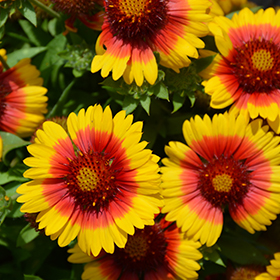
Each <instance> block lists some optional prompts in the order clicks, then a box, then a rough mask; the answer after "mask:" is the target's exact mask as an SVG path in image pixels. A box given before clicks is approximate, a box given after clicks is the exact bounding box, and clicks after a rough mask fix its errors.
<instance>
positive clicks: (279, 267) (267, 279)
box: [255, 253, 280, 280]
mask: <svg viewBox="0 0 280 280" xmlns="http://www.w3.org/2000/svg"><path fill="white" fill-rule="evenodd" d="M266 270H267V272H264V273H262V274H260V275H258V276H257V277H256V278H255V280H279V279H280V253H275V254H274V260H271V261H270V265H269V266H267V267H266Z"/></svg>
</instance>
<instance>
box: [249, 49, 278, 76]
mask: <svg viewBox="0 0 280 280" xmlns="http://www.w3.org/2000/svg"><path fill="white" fill-rule="evenodd" d="M251 59H252V62H253V66H254V68H256V69H258V70H260V71H267V70H270V69H272V67H273V66H274V59H273V57H271V54H270V52H269V51H266V50H259V51H256V52H254V54H253V55H252V57H251Z"/></svg>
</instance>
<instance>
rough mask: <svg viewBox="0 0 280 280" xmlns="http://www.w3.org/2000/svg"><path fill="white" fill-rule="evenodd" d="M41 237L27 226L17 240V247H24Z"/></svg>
mask: <svg viewBox="0 0 280 280" xmlns="http://www.w3.org/2000/svg"><path fill="white" fill-rule="evenodd" d="M38 235H39V232H38V231H36V230H35V229H34V228H32V227H31V226H30V224H27V225H26V226H25V227H24V228H23V229H22V230H21V231H20V233H19V235H18V238H17V247H22V246H24V245H25V244H27V243H29V242H31V241H32V240H34V239H35V238H36V237H37V236H38Z"/></svg>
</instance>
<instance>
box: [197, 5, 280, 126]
mask: <svg viewBox="0 0 280 280" xmlns="http://www.w3.org/2000/svg"><path fill="white" fill-rule="evenodd" d="M214 22H215V23H216V24H214V23H211V24H210V25H209V27H210V30H211V31H212V33H213V34H214V35H215V41H216V45H217V48H218V50H219V51H220V54H218V55H217V56H216V57H215V59H214V61H213V63H212V64H211V65H210V66H209V67H208V68H207V69H205V70H204V71H203V73H202V76H203V77H204V78H205V79H209V80H208V81H207V82H204V85H205V92H206V93H208V94H209V95H211V104H210V105H211V107H213V108H216V109H221V108H226V107H227V106H229V105H231V104H232V107H231V110H232V111H234V112H235V113H239V112H241V113H242V114H245V115H249V116H250V117H251V118H252V119H254V118H257V117H258V116H261V117H262V118H265V119H268V121H269V122H274V121H275V120H276V119H279V113H280V105H279V104H280V90H279V88H280V83H279V81H280V79H279V77H280V56H279V51H280V36H279V33H280V11H279V12H277V14H275V11H274V9H272V8H269V9H267V10H265V11H264V10H259V11H258V12H257V14H253V13H252V12H251V11H250V10H249V9H248V8H245V9H243V10H242V11H240V13H239V14H234V16H233V18H232V20H230V19H228V18H226V17H215V18H214ZM273 129H274V130H275V131H277V128H276V125H275V126H274V127H273ZM279 129H280V126H279Z"/></svg>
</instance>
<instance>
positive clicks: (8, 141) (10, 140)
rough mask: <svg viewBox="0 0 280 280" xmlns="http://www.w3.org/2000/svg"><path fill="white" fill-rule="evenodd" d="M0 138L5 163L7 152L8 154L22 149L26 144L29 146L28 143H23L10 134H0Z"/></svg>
mask: <svg viewBox="0 0 280 280" xmlns="http://www.w3.org/2000/svg"><path fill="white" fill-rule="evenodd" d="M0 136H1V137H2V139H3V155H2V158H3V161H4V162H5V158H6V155H7V153H8V152H10V151H11V150H13V149H16V148H19V147H23V146H26V145H28V144H30V142H27V141H24V140H22V139H21V138H19V137H18V136H16V135H14V134H12V133H8V132H3V131H1V132H0Z"/></svg>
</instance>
